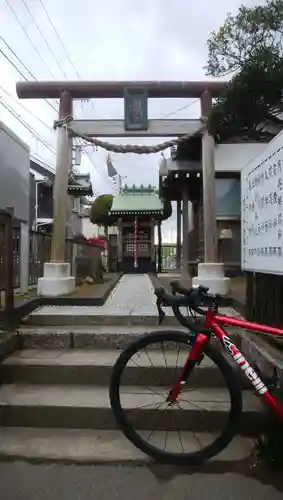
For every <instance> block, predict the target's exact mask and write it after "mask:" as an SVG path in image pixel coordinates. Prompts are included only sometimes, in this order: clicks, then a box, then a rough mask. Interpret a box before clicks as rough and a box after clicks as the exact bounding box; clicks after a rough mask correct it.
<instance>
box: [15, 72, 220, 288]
mask: <svg viewBox="0 0 283 500" xmlns="http://www.w3.org/2000/svg"><path fill="white" fill-rule="evenodd" d="M225 85H226V83H225V82H220V81H213V82H174V81H169V82H168V81H163V82H161V81H160V82H150V81H141V82H126V81H125V82H122V81H119V82H92V81H90V82H81V81H76V82H71V81H61V82H37V81H32V82H18V83H17V85H16V89H17V95H18V97H19V98H20V99H59V100H60V104H59V117H58V121H57V122H55V124H54V126H55V128H57V127H58V132H57V134H58V139H57V141H58V142H57V159H56V176H55V186H54V211H53V213H54V215H53V237H52V248H51V262H50V263H45V265H44V276H43V277H42V278H40V279H39V282H38V293H39V295H46V296H59V295H62V294H68V293H72V292H73V290H74V287H75V278H74V277H71V276H70V264H69V263H65V262H64V261H65V234H66V222H67V199H68V194H67V187H68V173H69V169H70V166H71V155H72V137H73V136H77V137H81V138H82V139H84V140H86V141H88V142H91V143H93V144H96V145H98V146H101V147H103V148H105V149H107V150H108V151H114V152H118V153H119V152H120V153H126V152H134V153H137V154H149V153H156V152H159V151H162V150H164V149H166V148H168V147H170V146H172V145H174V144H176V143H177V142H179V141H180V140H184V139H185V138H188V137H190V136H192V135H194V134H196V133H200V132H202V151H203V153H202V171H203V198H204V241H205V264H201V265H200V266H205V265H206V266H208V267H209V266H210V267H209V269H210V271H208V273H207V272H206V273H205V272H204V268H202V269H201V270H200V272H199V274H200V275H202V276H203V275H205V274H206V277H207V275H208V274H209V272H212V275H214V276H215V269H217V268H219V272H220V275H221V274H223V270H222V268H221V269H220V267H219V266H222V265H221V264H217V238H216V218H215V187H214V184H215V183H214V176H215V168H214V140H213V137H212V136H210V135H209V134H208V132H207V129H206V126H205V125H204V123H205V118H207V117H208V115H209V114H210V111H211V108H212V99H213V98H214V97H217V96H218V95H219V94H220V92H221V91H222V90H223V88H224V87H225ZM126 90H127V91H129V92H131V91H133V92H139V91H141V92H144V93H145V95H146V98H200V102H201V119H200V120H149V121H147V109H146V113H145V114H146V116H144V120H143V123H138V122H137V123H136V124H135V123H132V126H131V124H130V125H129V126H126V127H125V122H124V121H123V120H74V119H73V116H72V114H73V100H74V99H76V100H82V99H90V98H95V99H99V98H123V97H125V91H126ZM125 128H126V129H125ZM93 136H96V137H98V136H100V137H126V136H128V137H158V136H159V137H165V136H171V137H172V136H180V137H179V139H178V140H173V141H166V142H164V143H162V144H159V145H157V146H133V145H129V146H120V145H119V146H118V145H116V146H115V145H111V144H109V143H108V142H103V141H100V140H98V139H94V138H93ZM185 215H186V217H184V226H185V227H184V231H183V234H184V232H185V233H186V232H187V233H188V210H187V209H186V214H185ZM187 244H188V243H187V237H186V238H183V247H184V248H183V251H184V252H186V251H187ZM211 264H212V265H213V266H214V267H212V270H211ZM215 266H216V267H215ZM222 267H223V266H222ZM186 272H187V270H186V269H184V273H185V274H186ZM223 276H224V274H223ZM198 281H201V279H200V280H198ZM204 281H205V280H204ZM205 283H206V281H205ZM216 288H217V287H216ZM220 291H221V292H222V293H223V289H222V288H221V290H220Z"/></svg>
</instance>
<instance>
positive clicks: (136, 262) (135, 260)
mask: <svg viewBox="0 0 283 500" xmlns="http://www.w3.org/2000/svg"><path fill="white" fill-rule="evenodd" d="M137 242H138V218H137V217H135V221H134V248H133V254H134V267H138V255H137Z"/></svg>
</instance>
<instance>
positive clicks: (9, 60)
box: [0, 37, 112, 188]
mask: <svg viewBox="0 0 283 500" xmlns="http://www.w3.org/2000/svg"><path fill="white" fill-rule="evenodd" d="M0 39H1V40H2V41H3V42H4V43H5V44H6V46H7V47H8V49H9V50H10V51H11V52H12V54H13V55H14V56H15V57H16V59H17V60H18V61H19V62H20V63H21V64H22V65H23V66H24V68H25V69H26V71H27V72H28V73H29V74H30V75H31V77H32V78H33V79H34V80H35V81H37V78H36V77H35V76H34V75H33V74H32V72H31V71H30V70H29V69H28V68H27V66H26V65H24V63H22V61H21V60H20V59H19V57H18V56H17V54H16V53H15V52H14V51H13V49H12V48H11V47H10V46H9V44H8V43H7V42H6V40H4V39H3V37H0ZM0 52H1V53H2V55H3V56H4V57H5V59H6V60H7V61H8V62H9V63H10V64H11V65H12V66H13V67H14V68H15V69H16V71H17V72H18V73H19V74H20V75H21V76H22V77H23V78H24V79H25V80H26V81H27V78H26V76H25V75H24V74H23V73H22V72H21V70H19V68H18V67H17V65H16V64H15V63H13V61H12V60H11V59H10V58H9V57H8V56H7V55H6V54H5V53H4V51H2V49H0ZM0 88H2V90H4V92H6V93H7V95H9V97H11V98H12V99H13V100H14V101H15V102H17V101H16V99H14V98H13V97H12V96H11V94H9V93H8V92H7V91H6V90H5V89H4V88H3V87H0ZM45 101H46V102H47V104H49V105H50V106H51V107H52V109H54V111H56V112H57V110H56V108H55V107H54V106H52V104H50V103H49V102H48V101H47V99H45ZM1 103H2V104H3V106H4V107H6V109H7V110H8V111H10V113H11V114H13V113H12V111H11V110H10V109H8V107H7V106H5V105H4V103H3V101H1ZM18 104H19V105H20V106H21V107H22V108H23V109H25V110H26V111H27V112H29V113H30V114H31V115H32V116H34V118H36V119H37V120H39V121H40V122H41V123H43V124H44V125H45V126H46V127H48V128H49V126H48V125H47V124H46V123H44V122H43V121H42V120H41V119H40V118H38V117H37V116H36V115H34V114H33V113H32V112H31V111H30V110H28V108H26V107H25V106H23V105H22V104H21V103H18ZM14 116H15V114H14ZM15 117H16V118H17V119H18V120H19V121H21V120H20V118H19V115H18V116H15ZM21 123H22V124H23V125H24V126H26V128H27V129H28V130H29V131H30V132H31V133H34V132H32V130H31V129H30V128H29V126H28V125H27V124H24V123H23V122H22V121H21ZM36 137H37V139H38V140H40V141H41V142H43V140H42V139H41V138H40V137H39V136H36ZM81 144H82V147H83V151H84V152H85V153H86V154H87V156H88V158H89V160H90V161H91V163H92V164H93V166H94V168H95V169H96V171H97V172H98V174H99V175H100V176H101V178H102V179H103V180H104V181H105V182H107V183H108V184H109V185H110V186H111V184H110V183H109V182H108V179H106V177H104V176H103V175H102V173H101V172H100V171H99V168H98V167H97V165H96V164H95V163H94V161H93V159H92V158H91V156H90V154H89V152H88V151H86V149H85V146H84V145H83V142H82V141H81ZM111 188H112V186H111Z"/></svg>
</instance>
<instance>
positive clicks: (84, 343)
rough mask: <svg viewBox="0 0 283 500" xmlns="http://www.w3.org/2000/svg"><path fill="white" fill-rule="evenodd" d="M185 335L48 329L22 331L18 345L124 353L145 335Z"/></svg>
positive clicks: (106, 328)
mask: <svg viewBox="0 0 283 500" xmlns="http://www.w3.org/2000/svg"><path fill="white" fill-rule="evenodd" d="M164 330H170V331H182V332H187V330H185V329H184V328H183V327H181V326H180V327H177V326H172V327H170V328H168V327H167V328H166V327H164V326H150V325H149V326H147V325H144V326H135V327H132V326H111V325H109V326H89V327H88V326H82V325H80V326H73V327H70V326H54V327H52V326H49V327H48V326H45V327H36V326H32V327H28V326H25V327H22V328H20V329H19V330H18V336H19V337H20V338H19V343H18V345H19V346H20V347H22V348H24V349H30V348H34V347H36V348H41V349H57V348H70V347H71V348H83V349H116V348H120V349H123V348H125V347H126V346H127V345H129V344H130V343H131V342H133V341H134V340H137V338H138V337H140V336H141V335H145V334H146V333H149V332H158V331H164ZM227 331H229V335H230V337H231V340H232V341H233V342H235V343H236V344H237V342H238V340H239V335H238V332H237V330H235V329H232V328H231V329H230V330H229V329H227Z"/></svg>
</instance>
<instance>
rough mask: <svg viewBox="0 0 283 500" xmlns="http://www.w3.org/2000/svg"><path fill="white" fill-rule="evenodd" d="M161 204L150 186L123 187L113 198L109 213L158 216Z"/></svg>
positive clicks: (161, 207)
mask: <svg viewBox="0 0 283 500" xmlns="http://www.w3.org/2000/svg"><path fill="white" fill-rule="evenodd" d="M162 211H163V203H162V201H161V200H160V198H159V196H158V193H156V192H155V190H154V188H153V187H152V186H137V187H136V186H132V187H128V186H125V187H124V189H123V190H122V192H121V193H120V194H117V195H116V196H115V197H114V200H113V204H112V208H111V210H110V212H112V213H115V214H126V213H127V214H134V213H138V214H146V213H151V214H159V213H160V212H162Z"/></svg>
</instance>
